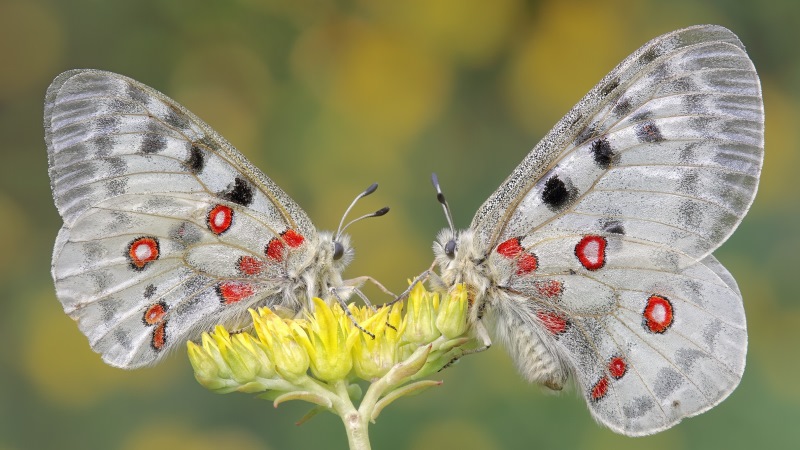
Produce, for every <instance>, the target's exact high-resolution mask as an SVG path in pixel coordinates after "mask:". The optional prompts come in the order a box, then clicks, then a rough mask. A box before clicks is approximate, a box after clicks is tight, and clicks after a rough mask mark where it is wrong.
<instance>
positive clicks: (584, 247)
mask: <svg viewBox="0 0 800 450" xmlns="http://www.w3.org/2000/svg"><path fill="white" fill-rule="evenodd" d="M606 244H607V242H606V238H604V237H602V236H584V237H583V239H581V241H580V242H578V244H577V245H575V256H577V257H578V261H580V262H581V265H582V266H583V267H585V268H586V270H597V269H599V268H601V267H603V266H604V265H605V264H606Z"/></svg>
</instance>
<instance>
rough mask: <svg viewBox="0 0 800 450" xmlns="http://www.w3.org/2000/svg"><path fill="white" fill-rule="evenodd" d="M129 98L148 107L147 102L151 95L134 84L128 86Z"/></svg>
mask: <svg viewBox="0 0 800 450" xmlns="http://www.w3.org/2000/svg"><path fill="white" fill-rule="evenodd" d="M128 96H129V97H130V98H132V99H133V100H134V101H136V102H137V103H141V104H143V105H146V104H147V101H148V100H149V99H150V96H149V95H147V94H146V93H145V92H144V91H143V90H141V89H139V88H138V87H136V86H134V85H133V84H128Z"/></svg>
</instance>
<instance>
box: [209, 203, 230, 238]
mask: <svg viewBox="0 0 800 450" xmlns="http://www.w3.org/2000/svg"><path fill="white" fill-rule="evenodd" d="M207 222H208V229H209V230H211V232H212V233H214V234H222V233H224V232H226V231H228V228H230V227H231V223H232V222H233V210H232V209H231V208H229V207H227V206H225V205H217V206H215V207H213V208H211V211H209V212H208V219H207Z"/></svg>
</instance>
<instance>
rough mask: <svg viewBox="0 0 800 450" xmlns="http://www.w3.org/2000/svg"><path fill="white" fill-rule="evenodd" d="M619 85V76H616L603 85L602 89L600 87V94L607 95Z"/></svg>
mask: <svg viewBox="0 0 800 450" xmlns="http://www.w3.org/2000/svg"><path fill="white" fill-rule="evenodd" d="M617 86H619V78H614V79H613V80H611V81H609V82H608V84H606V85H605V86H603V88H602V89H600V95H602V96H603V97H605V96H607V95H608V94H610V93H612V92H614V89H616V88H617Z"/></svg>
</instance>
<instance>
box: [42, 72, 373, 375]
mask: <svg viewBox="0 0 800 450" xmlns="http://www.w3.org/2000/svg"><path fill="white" fill-rule="evenodd" d="M44 126H45V140H46V143H47V151H48V157H49V172H50V180H51V187H52V190H53V197H54V199H55V204H56V207H57V208H58V212H59V213H60V214H61V217H62V218H63V219H64V225H63V227H62V228H61V231H60V232H59V233H58V238H57V239H56V243H55V249H54V251H53V264H52V275H53V280H54V281H55V287H56V294H57V296H58V298H59V300H60V301H61V303H62V305H63V307H64V311H65V312H66V313H67V314H69V316H70V317H72V318H73V319H75V320H76V321H77V322H78V327H79V328H80V330H81V331H82V332H83V333H84V334H85V335H86V336H87V337H88V338H89V342H90V344H91V346H92V348H93V349H94V350H95V351H96V352H98V353H100V354H101V355H102V357H103V359H104V360H105V361H106V362H107V363H108V364H110V365H112V366H117V367H123V368H136V367H141V366H146V365H151V364H154V363H156V362H158V361H159V360H161V359H162V358H163V356H164V355H165V354H166V353H167V351H168V350H169V349H172V348H176V347H177V346H180V345H183V344H184V343H185V342H186V341H187V340H189V339H195V338H198V337H199V335H200V333H201V332H203V331H206V330H209V329H210V328H211V327H212V326H214V325H215V324H222V325H225V326H227V327H229V328H230V329H233V328H237V327H239V326H244V325H245V324H246V323H247V322H248V318H249V315H248V314H247V309H248V308H251V307H255V306H262V305H267V306H271V307H273V308H274V309H276V310H280V311H283V312H286V313H288V314H289V315H292V314H296V313H298V312H300V311H301V310H303V309H304V308H310V304H309V303H308V302H309V301H310V298H312V297H322V298H325V299H328V300H339V301H343V300H344V299H346V298H347V297H349V295H351V294H352V293H353V292H356V293H360V292H359V291H358V286H359V285H360V284H361V283H362V282H364V281H366V280H367V279H369V278H368V277H359V278H356V279H353V280H347V281H345V280H342V275H341V274H342V270H344V268H345V266H346V265H347V264H348V263H349V262H350V261H351V259H352V257H353V250H352V248H351V247H350V241H349V238H348V236H347V235H345V234H343V233H342V231H344V228H347V226H344V227H342V224H341V223H340V225H339V230H338V231H337V232H336V233H331V232H317V230H316V228H314V225H313V224H312V223H311V220H310V219H309V218H308V216H307V215H306V213H305V212H303V210H302V209H300V207H299V206H298V205H297V204H296V203H295V202H294V201H293V200H292V199H291V198H289V196H288V195H286V194H285V193H284V192H283V190H281V189H280V188H279V187H278V186H277V185H276V184H275V183H273V182H272V180H270V179H269V178H267V177H266V176H265V175H264V174H263V173H262V172H261V171H260V170H259V169H258V168H256V167H255V166H253V165H252V164H251V163H250V162H249V161H247V159H245V157H244V156H242V154H241V153H239V152H238V151H237V150H236V149H234V148H233V146H232V145H231V144H229V143H228V141H226V140H225V139H224V138H222V137H221V136H220V135H218V134H217V133H216V132H214V130H212V129H211V128H210V127H209V126H208V125H206V124H205V123H203V122H202V121H201V120H200V119H198V118H197V117H196V116H195V115H194V114H192V113H191V112H189V111H187V110H186V109H185V108H184V107H182V106H181V105H179V104H178V103H176V102H175V101H173V100H171V99H169V98H167V97H166V96H165V95H163V94H161V93H160V92H158V91H156V90H154V89H152V88H150V87H147V86H145V85H143V84H141V83H138V82H136V81H134V80H132V79H130V78H127V77H124V76H122V75H117V74H114V73H109V72H103V71H99V70H72V71H68V72H65V73H63V74H61V75H59V76H58V77H57V78H56V79H55V81H53V83H52V84H51V85H50V87H49V88H48V90H47V95H46V99H45V110H44ZM376 188H377V184H374V185H372V186H370V187H369V188H368V189H367V190H365V191H364V192H362V193H361V194H360V195H359V196H357V197H356V200H358V199H359V198H361V197H363V196H365V195H369V194H371V193H372V192H374V190H375V189H376ZM353 204H355V201H354V202H353ZM353 204H351V205H350V207H352V206H353ZM349 211H350V208H348V209H347V212H349ZM387 211H388V208H383V209H381V210H378V211H377V212H375V213H373V214H370V215H367V216H363V217H371V216H379V215H383V214H385V213H386V212H387ZM347 212H345V216H346V215H347ZM363 217H361V218H363ZM342 220H344V217H343V218H342ZM356 220H358V219H356ZM342 223H343V222H342ZM350 223H352V222H350ZM348 225H349V224H348Z"/></svg>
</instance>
